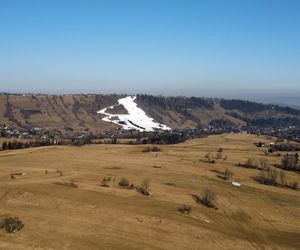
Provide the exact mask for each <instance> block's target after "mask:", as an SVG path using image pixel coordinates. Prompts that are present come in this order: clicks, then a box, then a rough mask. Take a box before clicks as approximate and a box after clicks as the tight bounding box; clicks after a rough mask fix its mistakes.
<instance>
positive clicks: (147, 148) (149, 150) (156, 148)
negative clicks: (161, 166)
mask: <svg viewBox="0 0 300 250" xmlns="http://www.w3.org/2000/svg"><path fill="white" fill-rule="evenodd" d="M159 151H160V147H158V146H153V147H149V146H148V147H145V148H144V149H143V152H145V153H148V152H159Z"/></svg>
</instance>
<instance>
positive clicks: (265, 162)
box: [259, 159, 269, 170]
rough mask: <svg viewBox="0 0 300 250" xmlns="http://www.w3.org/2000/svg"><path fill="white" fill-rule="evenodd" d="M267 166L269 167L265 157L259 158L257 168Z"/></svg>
mask: <svg viewBox="0 0 300 250" xmlns="http://www.w3.org/2000/svg"><path fill="white" fill-rule="evenodd" d="M268 167H269V163H268V161H267V159H259V168H260V169H264V170H266V169H268Z"/></svg>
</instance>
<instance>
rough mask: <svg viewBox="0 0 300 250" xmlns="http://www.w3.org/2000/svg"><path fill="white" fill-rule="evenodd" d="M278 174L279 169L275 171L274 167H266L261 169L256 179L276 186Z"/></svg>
mask: <svg viewBox="0 0 300 250" xmlns="http://www.w3.org/2000/svg"><path fill="white" fill-rule="evenodd" d="M278 175H279V171H277V170H276V169H274V168H271V167H268V168H267V169H264V170H262V172H261V176H260V177H258V178H257V179H256V180H257V181H258V182H260V183H262V184H265V185H271V186H277V185H278V181H277V177H278Z"/></svg>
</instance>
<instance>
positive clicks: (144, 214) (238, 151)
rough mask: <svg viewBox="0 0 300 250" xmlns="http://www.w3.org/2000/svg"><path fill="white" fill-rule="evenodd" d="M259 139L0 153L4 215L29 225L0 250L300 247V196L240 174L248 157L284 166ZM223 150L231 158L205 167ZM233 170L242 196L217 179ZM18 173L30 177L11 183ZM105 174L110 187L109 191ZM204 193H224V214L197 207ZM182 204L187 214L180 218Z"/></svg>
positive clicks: (220, 200) (4, 239)
mask: <svg viewBox="0 0 300 250" xmlns="http://www.w3.org/2000/svg"><path fill="white" fill-rule="evenodd" d="M257 140H264V138H262V137H261V138H257V137H256V136H251V135H241V134H240V135H231V134H230V135H219V136H209V137H207V138H203V139H198V140H190V141H188V142H186V143H183V144H179V145H170V146H161V149H162V151H161V152H155V153H154V152H151V153H143V152H142V150H143V146H142V145H139V146H129V145H91V146H84V147H81V148H75V147H68V146H56V147H43V148H30V149H24V150H16V151H9V152H8V151H5V152H0V168H1V171H0V217H1V218H3V217H5V216H7V215H13V216H18V217H19V218H20V219H21V220H22V221H23V223H24V224H25V226H24V228H23V229H22V230H21V231H20V232H17V233H15V234H13V235H7V234H5V233H4V232H2V231H1V232H0V237H1V241H0V249H257V248H259V249H299V248H300V243H299V238H300V224H299V221H300V191H294V190H291V189H283V188H279V187H272V186H264V185H261V184H258V183H256V182H254V181H253V180H252V178H251V177H252V176H255V175H257V174H258V173H259V170H255V169H245V168H239V167H236V164H237V163H238V162H243V161H245V160H246V159H247V158H248V157H255V158H257V159H259V158H265V157H267V158H268V160H269V161H270V162H279V161H280V159H279V158H278V157H273V156H266V155H264V153H263V151H262V150H261V149H257V148H256V147H255V146H254V145H253V142H255V141H257ZM220 147H222V148H223V156H227V159H226V160H223V159H220V160H216V164H209V163H205V162H203V161H202V159H203V157H204V155H205V154H207V153H208V152H210V153H211V155H212V156H214V155H215V154H216V152H217V149H218V148H220ZM226 168H228V169H230V170H231V171H232V172H233V173H234V177H233V179H234V180H238V181H240V182H241V183H242V186H241V187H240V188H236V187H233V186H232V185H231V184H230V182H229V181H224V180H221V179H220V178H218V177H217V176H216V172H218V171H219V172H222V171H224V170H225V169H226ZM46 169H47V170H48V174H45V170H46ZM57 169H58V170H60V171H62V173H63V176H60V174H58V173H57ZM13 172H24V173H26V175H25V176H17V179H13V180H12V179H10V174H11V173H13ZM286 175H287V178H288V179H290V180H293V181H299V174H296V173H291V172H286ZM105 176H109V177H111V181H110V182H109V187H102V186H101V180H102V178H103V177H105ZM122 177H125V178H127V179H128V180H129V181H130V183H134V184H135V185H139V184H141V182H142V181H143V179H145V178H148V179H149V180H150V184H151V186H150V189H151V192H152V194H153V195H152V196H150V197H145V196H142V195H141V194H139V193H138V192H136V191H135V190H134V189H133V190H129V189H122V188H119V187H118V181H119V180H120V178H122ZM57 182H59V183H70V182H74V183H76V184H77V185H79V187H78V188H72V187H71V186H70V185H56V184H55V183H57ZM204 187H209V188H210V189H212V190H213V191H214V192H215V193H216V194H217V198H216V201H217V205H218V208H219V209H218V210H215V209H209V208H206V207H204V206H202V205H200V204H197V203H196V202H195V201H194V199H193V197H192V196H193V195H194V194H197V195H198V194H201V190H202V188H204ZM183 204H186V205H189V206H191V207H192V212H191V213H190V214H189V215H184V214H181V213H179V212H178V211H177V208H178V207H179V206H181V205H183Z"/></svg>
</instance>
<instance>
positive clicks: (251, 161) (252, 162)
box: [243, 158, 257, 168]
mask: <svg viewBox="0 0 300 250" xmlns="http://www.w3.org/2000/svg"><path fill="white" fill-rule="evenodd" d="M243 166H244V167H246V168H257V162H256V160H255V159H253V158H249V159H248V160H247V161H245V163H244V164H243Z"/></svg>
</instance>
